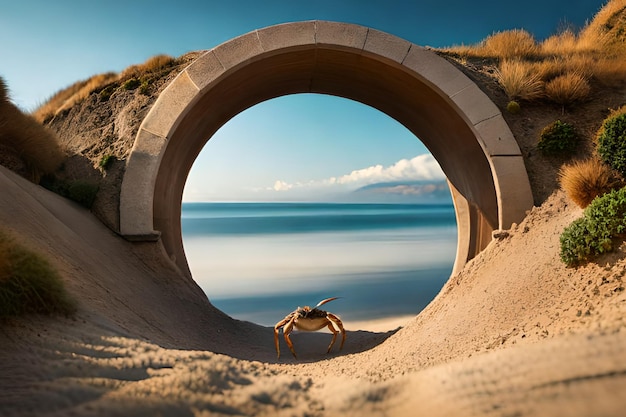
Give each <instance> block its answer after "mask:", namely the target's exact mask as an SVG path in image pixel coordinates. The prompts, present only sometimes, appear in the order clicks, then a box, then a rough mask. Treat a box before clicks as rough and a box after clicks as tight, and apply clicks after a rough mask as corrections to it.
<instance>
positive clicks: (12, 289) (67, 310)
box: [0, 230, 76, 318]
mask: <svg viewBox="0 0 626 417" xmlns="http://www.w3.org/2000/svg"><path fill="white" fill-rule="evenodd" d="M75 311H76V302H75V301H74V300H73V299H72V298H71V297H70V296H69V294H68V293H67V292H66V290H65V287H64V285H63V281H62V280H61V277H60V275H59V273H58V272H57V271H56V270H55V269H54V268H52V266H51V265H50V264H49V263H48V261H47V260H46V259H44V258H43V257H41V256H40V255H38V254H37V253H34V252H32V251H31V250H29V249H27V248H25V247H23V246H22V245H20V244H19V243H18V242H16V240H15V239H14V238H13V237H12V236H9V235H8V234H7V233H6V232H4V231H3V230H0V318H4V317H9V316H18V315H23V314H30V313H40V314H51V313H61V314H72V313H74V312H75Z"/></svg>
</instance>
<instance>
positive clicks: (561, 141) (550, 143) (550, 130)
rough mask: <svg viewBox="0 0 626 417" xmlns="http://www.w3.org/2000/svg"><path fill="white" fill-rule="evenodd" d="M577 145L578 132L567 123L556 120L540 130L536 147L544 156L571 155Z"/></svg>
mask: <svg viewBox="0 0 626 417" xmlns="http://www.w3.org/2000/svg"><path fill="white" fill-rule="evenodd" d="M577 146H578V134H577V133H576V129H575V128H574V126H572V125H571V124H569V123H566V122H562V121H560V120H557V121H555V122H553V123H551V124H549V125H548V126H546V127H544V128H543V130H542V131H541V135H540V138H539V143H538V144H537V148H539V150H540V151H541V153H543V154H544V155H546V156H550V155H571V154H572V153H574V152H575V151H576V147H577Z"/></svg>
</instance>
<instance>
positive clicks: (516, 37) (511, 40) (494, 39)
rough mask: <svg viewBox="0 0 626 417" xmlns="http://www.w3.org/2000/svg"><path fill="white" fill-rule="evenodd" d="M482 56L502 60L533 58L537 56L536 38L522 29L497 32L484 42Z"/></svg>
mask: <svg viewBox="0 0 626 417" xmlns="http://www.w3.org/2000/svg"><path fill="white" fill-rule="evenodd" d="M480 49H482V54H484V55H486V56H490V57H497V58H500V59H505V60H510V59H515V58H517V59H520V58H532V57H534V56H535V55H537V52H538V48H537V43H536V42H535V38H534V37H533V35H531V34H530V33H529V32H527V31H525V30H521V29H514V30H508V31H504V32H496V33H494V34H493V35H491V36H489V37H488V38H487V39H485V40H484V42H483V44H482V47H481V48H480Z"/></svg>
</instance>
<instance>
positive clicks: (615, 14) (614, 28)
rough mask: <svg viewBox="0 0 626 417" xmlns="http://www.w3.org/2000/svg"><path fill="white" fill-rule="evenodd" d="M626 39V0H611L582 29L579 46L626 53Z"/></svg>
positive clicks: (620, 53)
mask: <svg viewBox="0 0 626 417" xmlns="http://www.w3.org/2000/svg"><path fill="white" fill-rule="evenodd" d="M625 41H626V0H611V1H609V2H608V3H606V4H605V5H604V6H603V7H602V8H601V9H600V11H598V13H597V14H596V15H595V17H594V18H593V20H592V21H591V22H589V24H588V25H587V26H586V27H585V28H584V29H583V30H582V31H581V33H580V36H579V42H578V43H579V47H581V48H585V49H588V50H598V49H602V50H608V51H611V52H617V53H618V54H619V55H624V52H625V51H624V42H625Z"/></svg>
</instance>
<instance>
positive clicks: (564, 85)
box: [546, 72, 591, 106]
mask: <svg viewBox="0 0 626 417" xmlns="http://www.w3.org/2000/svg"><path fill="white" fill-rule="evenodd" d="M590 92H591V87H590V86H589V83H588V82H587V78H586V77H585V76H584V75H583V74H581V73H580V72H567V73H565V74H563V75H559V76H558V77H556V78H554V79H552V80H550V81H548V82H547V83H546V96H547V97H548V99H550V100H552V101H553V102H555V103H557V104H561V105H562V106H567V105H571V104H574V103H576V102H577V101H582V100H584V99H586V98H587V97H588V96H589V93H590Z"/></svg>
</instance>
